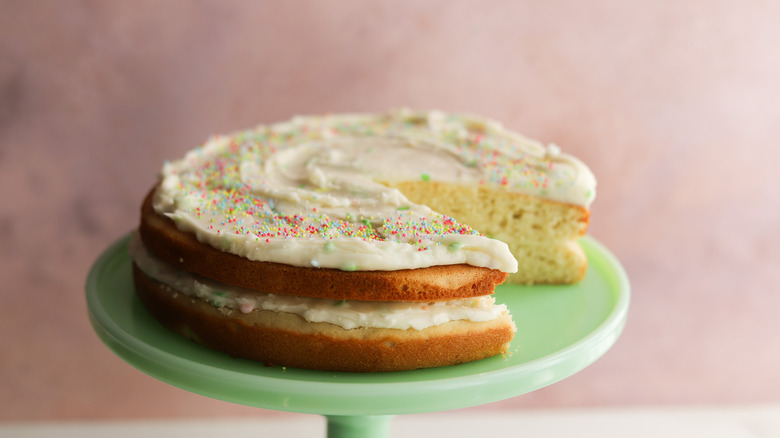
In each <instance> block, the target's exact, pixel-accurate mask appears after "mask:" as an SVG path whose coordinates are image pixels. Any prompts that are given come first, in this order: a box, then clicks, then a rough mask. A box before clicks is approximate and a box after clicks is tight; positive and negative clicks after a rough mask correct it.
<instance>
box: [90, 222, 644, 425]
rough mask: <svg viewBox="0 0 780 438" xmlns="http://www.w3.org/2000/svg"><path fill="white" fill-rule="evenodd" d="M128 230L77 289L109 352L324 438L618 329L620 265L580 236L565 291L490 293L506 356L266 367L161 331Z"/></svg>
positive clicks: (562, 370)
mask: <svg viewBox="0 0 780 438" xmlns="http://www.w3.org/2000/svg"><path fill="white" fill-rule="evenodd" d="M129 238H130V235H128V236H125V237H123V238H122V239H120V240H118V241H117V242H115V243H114V244H113V245H112V246H111V247H109V248H108V249H107V250H106V251H105V252H104V253H103V254H102V255H101V256H100V257H99V258H98V260H97V261H96V262H95V264H94V265H93V267H92V269H91V271H90V273H89V276H88V278H87V284H86V294H87V305H88V308H89V317H90V321H91V323H92V326H93V328H94V330H95V331H96V333H97V334H98V336H99V337H100V339H101V340H102V341H103V342H104V343H105V344H106V345H107V346H108V347H109V348H110V349H111V350H112V351H113V352H114V353H115V354H117V355H118V356H119V357H120V358H122V359H123V360H125V361H126V362H128V363H129V364H130V365H132V366H134V367H136V368H137V369H139V370H141V371H143V372H144V373H146V374H148V375H150V376H152V377H154V378H157V379H159V380H161V381H163V382H166V383H168V384H171V385H174V386H177V387H179V388H182V389H185V390H188V391H191V392H195V393H198V394H202V395H205V396H208V397H212V398H215V399H220V400H224V401H228V402H233V403H239V404H243V405H249V406H255V407H259V408H265V409H275V410H281V411H289V412H300V413H310V414H320V415H324V416H325V417H326V418H327V424H328V426H327V427H328V437H330V438H345V437H358V436H361V437H366V436H377V437H384V436H389V422H390V419H391V418H392V416H394V415H398V414H411V413H422V412H433V411H441V410H449V409H457V408H464V407H469V406H475V405H480V404H485V403H490V402H495V401H499V400H503V399H507V398H511V397H515V396H518V395H521V394H525V393H527V392H530V391H534V390H536V389H539V388H542V387H544V386H547V385H550V384H552V383H555V382H557V381H559V380H561V379H563V378H565V377H568V376H570V375H572V374H574V373H576V372H578V371H580V370H582V369H583V368H585V367H586V366H588V365H589V364H591V363H593V362H594V361H595V360H596V359H598V358H599V357H600V356H601V355H603V354H604V353H605V352H606V351H607V350H608V349H609V348H610V347H611V346H612V345H613V344H614V343H615V341H616V340H617V338H618V336H619V335H620V333H621V332H622V330H623V326H624V324H625V321H626V317H627V313H628V304H629V295H630V287H629V282H628V277H627V276H626V273H625V271H624V269H623V267H622V266H621V264H620V262H619V261H618V260H617V259H616V258H615V257H614V256H613V255H612V254H611V253H610V252H609V251H608V250H607V249H606V248H605V247H604V246H603V245H601V244H600V243H599V242H597V241H596V240H595V239H593V238H592V237H589V236H586V237H584V238H583V239H582V240H581V243H582V246H583V248H584V249H585V253H586V254H587V256H588V260H589V267H588V272H587V274H586V276H585V278H584V279H583V280H582V281H581V282H579V283H577V284H574V285H566V286H547V285H537V286H514V285H502V286H499V287H498V288H496V300H497V301H498V302H502V303H506V304H507V306H508V307H509V309H510V311H511V313H512V316H513V318H514V320H515V323H516V324H517V334H516V335H515V338H514V339H513V341H512V343H511V345H510V349H509V354H508V355H507V356H506V357H504V356H496V357H492V358H488V359H483V360H480V361H476V362H471V363H466V364H462V365H457V366H450V367H442V368H431V369H423V370H416V371H404V372H391V373H372V374H359V373H340V372H324V371H311V370H303V369H295V368H286V367H279V366H275V367H267V366H263V365H262V364H259V363H257V362H252V361H248V360H243V359H235V358H232V357H230V356H228V355H226V354H223V353H219V352H216V351H213V350H210V349H208V348H205V347H202V346H200V345H198V344H196V343H194V342H191V341H189V340H186V339H185V338H183V337H180V336H179V335H177V334H175V333H173V332H171V331H169V330H167V329H165V328H164V327H163V326H162V325H160V324H159V323H157V321H155V320H154V319H152V317H151V316H150V315H149V314H148V313H147V312H146V310H145V309H144V308H143V306H142V305H141V303H140V302H139V301H138V299H137V298H136V296H135V293H134V290H133V282H132V278H131V261H130V257H129V256H128V254H127V251H126V245H127V241H128V240H129Z"/></svg>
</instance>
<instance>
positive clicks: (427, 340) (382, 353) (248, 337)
mask: <svg viewBox="0 0 780 438" xmlns="http://www.w3.org/2000/svg"><path fill="white" fill-rule="evenodd" d="M133 268H134V269H133V278H134V282H135V289H136V292H137V294H138V296H139V298H140V300H141V302H142V303H143V305H144V306H145V307H146V308H147V309H148V311H149V312H150V313H151V315H152V316H153V317H154V318H155V319H157V320H158V321H159V322H160V323H162V324H163V325H165V326H166V327H168V328H169V329H171V330H173V331H175V332H177V333H179V334H181V335H183V336H185V337H187V338H189V339H192V340H193V341H195V342H197V343H199V344H202V345H204V346H206V347H209V348H212V349H214V350H218V351H222V352H225V353H227V354H229V355H231V356H234V357H239V358H245V359H251V360H256V361H259V362H263V363H264V364H266V365H274V366H286V367H295V368H306V369H315V370H323V371H346V372H377V371H405V370H413V369H418V368H431V367H440V366H448V365H457V364H461V363H465V362H471V361H475V360H479V359H484V358H487V357H491V356H495V355H499V354H506V353H507V350H508V347H509V342H510V341H511V340H512V337H513V336H514V332H515V325H514V323H513V322H512V319H511V316H510V315H509V314H508V313H507V314H505V315H502V316H500V317H498V318H496V319H493V320H490V321H485V322H473V321H450V322H447V323H444V324H440V325H437V326H434V327H429V328H426V329H423V330H415V329H407V330H400V329H387V328H366V327H361V328H355V329H349V330H345V329H343V328H341V327H339V326H336V325H334V324H330V323H326V322H308V321H306V320H304V319H303V318H301V317H300V316H298V315H294V314H291V313H284V312H274V311H267V310H255V311H252V312H249V313H242V312H239V311H235V310H230V309H226V308H219V307H215V306H213V305H212V304H210V303H208V302H207V301H205V300H202V299H200V298H195V297H191V296H187V295H185V294H182V293H179V292H178V291H176V290H174V289H172V288H171V287H169V286H167V285H164V284H162V283H159V282H157V281H156V280H154V279H152V278H150V277H148V276H147V275H146V274H144V273H143V272H141V271H140V270H139V269H138V268H137V267H136V266H135V265H134V267H133Z"/></svg>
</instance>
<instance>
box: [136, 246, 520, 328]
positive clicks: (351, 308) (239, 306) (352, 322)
mask: <svg viewBox="0 0 780 438" xmlns="http://www.w3.org/2000/svg"><path fill="white" fill-rule="evenodd" d="M128 251H129V252H130V256H131V257H132V259H133V261H134V262H135V264H136V266H138V268H139V269H141V271H142V272H144V273H145V274H146V275H148V276H149V277H151V278H152V279H154V280H156V281H158V282H160V283H162V284H165V285H166V286H169V287H171V288H172V289H174V290H176V291H177V292H180V293H182V294H185V295H188V296H192V297H197V298H200V299H202V300H205V301H206V302H208V303H211V304H212V305H214V306H215V307H219V308H227V309H232V310H236V311H240V312H242V313H250V312H252V311H255V310H270V311H274V312H286V313H292V314H295V315H298V316H300V317H302V318H303V319H305V320H306V321H309V322H327V323H331V324H334V325H337V326H339V327H342V328H344V329H347V330H349V329H354V328H359V327H372V328H390V329H400V330H406V329H415V330H423V329H425V328H428V327H433V326H437V325H440V324H444V323H446V322H449V321H456V320H468V321H474V322H484V321H490V320H493V319H495V318H498V317H500V316H502V315H507V314H508V313H509V311H508V309H507V307H506V305H503V304H495V299H494V298H493V296H490V295H487V296H481V297H475V298H466V299H460V300H452V301H443V302H436V303H417V302H377V301H352V300H343V301H337V300H328V299H321V298H306V297H297V296H291V295H289V296H288V295H278V294H268V293H262V292H258V291H254V290H250V289H245V288H241V287H236V286H231V285H227V284H224V283H219V282H216V281H213V280H209V279H206V278H203V277H200V276H197V275H194V274H191V273H189V272H186V271H184V270H181V269H178V268H176V267H173V266H171V265H169V264H166V263H164V262H162V261H160V260H158V259H156V257H155V256H154V255H152V254H150V253H149V252H148V251H147V250H146V248H144V246H143V244H142V243H141V241H140V238H139V237H138V236H137V235H135V236H133V238H132V239H131V240H130V242H129V243H128Z"/></svg>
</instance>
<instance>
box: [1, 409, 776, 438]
mask: <svg viewBox="0 0 780 438" xmlns="http://www.w3.org/2000/svg"><path fill="white" fill-rule="evenodd" d="M391 433H392V436H394V437H395V436H397V437H405V438H407V437H421V438H422V437H425V438H429V437H432V436H447V437H448V438H460V437H463V438H474V437H475V436H476V437H479V436H491V435H493V434H495V435H493V436H506V437H512V436H526V437H544V438H563V437H566V438H569V437H572V436H577V437H578V438H591V437H592V438H596V437H598V438H618V437H619V438H625V437H631V438H656V437H685V438H699V437H701V438H776V437H780V403H779V404H771V405H758V406H736V407H662V408H625V409H621V408H618V409H615V408H609V409H607V408H604V409H578V410H532V411H522V412H516V411H489V410H464V411H448V412H440V413H431V414H419V415H400V416H397V417H395V418H394V419H393V420H392V426H391ZM499 434H500V435H499ZM0 436H2V437H6V436H7V437H14V438H16V437H36V438H48V437H57V438H70V437H74V438H75V437H78V438H93V437H94V438H97V437H101V438H102V437H106V436H110V437H113V438H124V437H128V438H129V437H138V436H143V437H150V438H154V437H171V436H187V437H189V438H200V437H203V438H213V437H215V436H230V437H231V438H242V437H247V438H249V437H252V438H255V437H258V436H273V437H276V436H280V437H281V436H284V437H286V438H298V437H300V438H304V437H305V438H309V437H324V436H325V419H324V418H323V417H320V416H317V415H304V414H280V415H273V416H262V417H256V418H236V419H230V418H228V419H225V418H221V419H175V420H139V421H121V422H114V421H109V422H81V421H77V422H53V423H25V424H0Z"/></svg>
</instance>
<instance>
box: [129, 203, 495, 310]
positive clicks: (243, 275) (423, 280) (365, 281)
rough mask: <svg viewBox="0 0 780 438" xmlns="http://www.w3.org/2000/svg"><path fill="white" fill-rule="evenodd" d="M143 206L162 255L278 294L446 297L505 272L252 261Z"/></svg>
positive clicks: (149, 242)
mask: <svg viewBox="0 0 780 438" xmlns="http://www.w3.org/2000/svg"><path fill="white" fill-rule="evenodd" d="M153 194H154V190H152V191H151V192H149V194H148V195H147V197H146V199H145V200H144V203H143V206H142V208H141V225H140V227H139V231H140V235H141V240H142V241H143V243H144V246H145V247H146V248H147V249H148V250H149V251H151V252H152V253H153V254H154V255H155V256H157V257H158V258H160V259H161V260H162V261H164V262H167V263H169V264H171V265H173V266H176V267H178V268H180V269H183V270H186V271H189V272H193V273H196V274H198V275H202V276H204V277H207V278H211V279H213V280H216V281H220V282H222V283H227V284H231V285H234V286H241V287H245V288H249V289H255V290H258V291H261V292H268V293H274V294H282V295H295V296H301V297H312V298H327V299H333V300H361V301H446V300H452V299H457V298H470V297H476V296H482V295H489V294H491V293H493V291H494V289H495V287H496V286H497V285H499V284H501V283H502V282H503V281H504V280H505V279H506V277H507V274H506V273H504V272H501V271H498V270H495V269H489V268H482V267H476V266H470V265H465V264H459V265H445V266H432V267H428V268H420V269H404V270H398V271H353V272H347V271H341V270H338V269H328V268H307V267H298V266H290V265H285V264H281V263H273V262H259V261H252V260H249V259H247V258H244V257H241V256H238V255H235V254H230V253H226V252H223V251H220V250H218V249H216V248H213V247H211V246H209V245H206V244H203V243H200V242H198V240H197V238H196V237H195V236H194V235H193V234H191V233H187V232H183V231H180V230H179V229H177V228H176V226H175V224H174V223H173V221H172V220H171V219H169V218H167V217H165V216H161V215H159V214H157V213H156V212H155V211H154V208H153V207H152V198H153Z"/></svg>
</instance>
